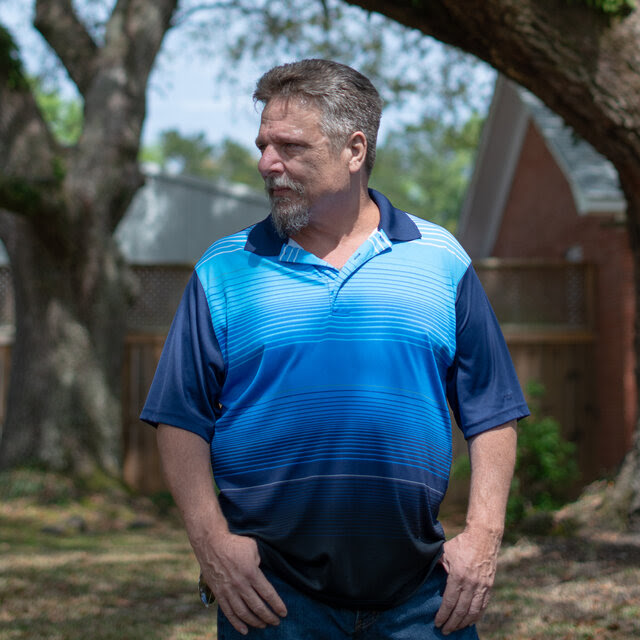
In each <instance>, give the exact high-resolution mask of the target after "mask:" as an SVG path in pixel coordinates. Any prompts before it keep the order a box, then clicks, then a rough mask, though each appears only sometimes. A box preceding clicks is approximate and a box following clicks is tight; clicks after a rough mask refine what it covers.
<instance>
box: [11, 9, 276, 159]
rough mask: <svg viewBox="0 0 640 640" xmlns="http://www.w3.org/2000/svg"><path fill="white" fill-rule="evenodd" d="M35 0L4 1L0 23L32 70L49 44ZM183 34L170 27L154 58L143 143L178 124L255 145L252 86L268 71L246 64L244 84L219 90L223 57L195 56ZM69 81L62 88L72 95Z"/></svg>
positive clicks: (211, 138) (255, 113) (210, 137)
mask: <svg viewBox="0 0 640 640" xmlns="http://www.w3.org/2000/svg"><path fill="white" fill-rule="evenodd" d="M32 4H33V3H32V0H0V22H2V24H4V25H5V26H7V27H8V28H9V30H10V31H11V33H12V35H13V36H14V38H15V39H16V41H17V43H18V45H19V47H20V54H21V57H22V60H23V62H24V64H25V66H26V68H27V71H28V72H29V73H33V74H35V73H36V72H37V71H38V70H39V69H40V68H41V65H42V59H43V57H44V55H45V52H46V49H47V46H46V44H44V41H43V39H42V38H41V37H40V35H39V34H38V33H37V32H36V31H35V30H34V29H33V27H32V26H31V22H30V20H31V7H32ZM180 37H181V36H180V32H179V30H178V31H173V32H172V31H170V32H169V33H168V34H167V36H166V37H165V41H164V43H163V48H162V50H161V52H160V54H159V56H158V58H157V60H156V64H155V66H154V70H153V72H152V75H151V78H150V81H149V86H148V91H147V118H146V121H145V127H144V131H143V144H151V143H152V142H153V141H155V140H156V139H157V138H158V135H159V133H160V132H161V131H163V130H165V129H172V128H177V129H178V130H180V131H181V132H182V133H183V134H190V133H200V132H205V134H206V136H207V139H208V140H209V141H210V142H218V141H220V140H222V139H223V138H224V137H226V136H228V137H231V138H233V139H235V140H237V141H239V142H242V143H243V144H245V145H246V146H249V147H253V146H254V140H255V136H256V134H257V129H258V126H259V122H260V115H259V113H258V111H256V109H255V107H254V105H253V101H252V99H251V86H252V83H253V82H254V79H257V78H258V77H259V76H260V75H261V73H262V72H263V71H264V69H261V68H260V67H259V65H258V64H257V63H256V64H253V65H252V64H251V63H248V64H245V65H244V67H243V68H242V69H241V70H234V73H241V74H242V77H243V82H242V83H241V84H240V85H239V86H238V87H236V88H235V89H234V88H232V87H229V86H226V83H225V87H224V92H222V93H220V92H218V91H216V87H217V86H218V83H217V82H216V75H217V74H218V73H220V69H219V67H218V66H217V65H219V60H210V61H208V60H206V59H205V58H204V57H194V55H193V51H192V50H189V51H186V50H185V47H184V46H182V43H181V42H180ZM71 87H72V85H71V83H70V82H69V83H68V85H67V86H66V87H64V89H63V90H64V92H65V94H66V95H68V96H69V97H72V96H73V95H74V92H73V89H72V88H71Z"/></svg>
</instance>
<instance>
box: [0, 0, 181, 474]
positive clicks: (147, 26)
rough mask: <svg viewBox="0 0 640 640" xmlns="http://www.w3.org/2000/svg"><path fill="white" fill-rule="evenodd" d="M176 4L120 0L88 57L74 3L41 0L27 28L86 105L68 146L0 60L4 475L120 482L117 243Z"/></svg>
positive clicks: (124, 290) (122, 319)
mask: <svg viewBox="0 0 640 640" xmlns="http://www.w3.org/2000/svg"><path fill="white" fill-rule="evenodd" d="M176 4H177V0H155V1H154V2H149V1H148V0H118V2H116V4H115V7H114V9H113V12H112V15H111V17H110V19H109V21H108V23H107V26H106V30H105V38H104V44H102V45H100V46H98V45H97V44H96V43H95V42H94V41H93V39H92V38H91V36H90V34H89V33H88V31H87V30H86V28H85V27H84V25H83V24H82V23H81V21H80V20H79V19H78V17H77V15H76V14H75V12H74V9H73V5H72V3H71V2H70V0H37V2H36V16H35V24H36V26H37V28H38V29H39V30H40V31H41V33H42V34H43V35H44V37H45V38H46V39H47V41H48V42H49V44H50V45H51V46H52V48H53V49H54V50H55V51H56V52H57V53H58V55H59V57H60V59H61V61H62V62H63V64H64V65H65V66H66V68H67V70H68V71H69V74H70V76H71V78H72V79H73V80H74V81H75V82H76V84H77V86H78V89H79V91H80V93H81V94H82V97H83V99H84V126H83V131H82V134H81V136H80V139H79V141H78V143H77V144H76V145H75V146H74V147H72V148H68V149H65V148H61V147H60V146H59V145H58V144H57V143H56V142H55V140H54V139H53V137H52V136H51V134H50V132H49V130H48V128H47V125H46V123H45V122H44V120H43V119H42V117H41V115H40V113H39V111H38V109H37V107H36V104H35V101H34V99H33V96H32V95H31V93H30V90H29V87H28V85H27V84H26V83H25V82H24V81H20V78H21V76H20V73H19V70H17V67H16V65H15V64H12V60H11V59H9V58H8V57H6V56H5V58H4V60H3V59H0V104H1V105H2V109H1V111H0V238H2V240H3V241H4V243H5V245H6V247H7V252H8V254H9V258H10V262H11V272H12V278H13V287H14V294H15V307H16V308H15V311H16V313H15V317H16V334H15V342H14V346H13V350H12V366H11V380H10V384H9V391H8V399H7V413H6V418H5V424H4V428H3V431H2V434H1V440H0V467H9V466H16V465H19V464H24V463H31V462H35V463H40V464H44V465H46V466H48V467H53V468H56V469H65V470H67V471H70V472H72V473H79V474H83V475H86V474H90V473H92V472H93V471H95V470H97V469H100V470H103V471H106V472H108V473H110V474H114V475H115V474H117V473H118V472H119V461H120V441H121V409H120V378H121V366H122V352H123V347H124V337H125V330H126V310H127V303H128V291H129V290H130V287H128V286H127V281H128V270H127V267H126V265H125V264H124V260H123V259H122V257H121V256H120V253H119V251H118V249H117V247H116V245H115V242H114V240H113V232H114V230H115V228H116V226H117V224H118V222H119V221H120V220H121V218H122V216H123V215H124V213H125V212H126V210H127V207H128V206H129V204H130V202H131V199H132V198H133V195H134V194H135V192H136V190H137V189H138V188H139V187H140V186H141V184H142V182H143V180H142V176H141V174H140V171H139V169H138V164H137V155H138V148H139V143H140V135H141V132H142V125H143V122H144V117H145V110H146V97H145V93H146V86H147V80H148V76H149V73H150V71H151V67H152V65H153V61H154V59H155V57H156V54H157V52H158V50H159V48H160V45H161V43H162V39H163V37H164V34H165V33H166V31H167V29H168V28H169V26H170V20H171V16H172V14H173V12H174V10H175V8H176ZM0 35H1V34H0ZM1 57H2V51H0V58H1Z"/></svg>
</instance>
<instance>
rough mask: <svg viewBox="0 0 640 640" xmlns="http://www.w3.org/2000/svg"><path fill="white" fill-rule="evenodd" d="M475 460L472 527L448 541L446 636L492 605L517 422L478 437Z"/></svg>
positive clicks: (440, 620) (441, 619) (439, 621)
mask: <svg viewBox="0 0 640 640" xmlns="http://www.w3.org/2000/svg"><path fill="white" fill-rule="evenodd" d="M469 456H470V459H471V487H470V493H469V506H468V509H467V523H466V527H465V529H464V531H463V532H462V533H460V534H459V535H457V536H456V537H455V538H452V539H451V540H449V541H447V542H445V544H444V550H443V554H442V559H441V562H442V564H443V566H444V568H445V569H446V571H447V573H448V574H449V575H448V578H447V587H446V590H445V592H444V595H443V600H442V605H441V607H440V610H439V611H438V615H437V616H436V625H437V626H439V627H442V631H443V633H445V634H447V633H451V632H452V631H455V630H457V629H462V628H464V627H466V626H468V625H470V624H473V623H474V622H477V621H478V620H479V619H480V616H481V615H482V612H483V611H484V609H485V607H486V606H487V603H488V602H489V593H490V592H491V587H492V585H493V580H494V577H495V573H496V566H497V562H498V551H499V550H500V543H501V541H502V534H503V532H504V517H505V511H506V507H507V498H508V497H509V487H510V485H511V478H512V476H513V468H514V465H515V457H516V430H515V422H509V423H507V424H504V425H502V426H500V427H496V428H495V429H491V430H490V431H485V432H484V433H481V434H479V435H477V436H475V437H474V438H472V440H471V441H470V443H469Z"/></svg>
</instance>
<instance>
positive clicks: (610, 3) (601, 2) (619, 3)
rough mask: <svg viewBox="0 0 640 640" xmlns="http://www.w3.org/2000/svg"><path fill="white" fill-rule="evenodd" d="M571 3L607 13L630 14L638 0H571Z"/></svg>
mask: <svg viewBox="0 0 640 640" xmlns="http://www.w3.org/2000/svg"><path fill="white" fill-rule="evenodd" d="M569 3H570V4H584V5H586V6H587V7H590V8H591V9H596V10H597V11H601V12H602V13H605V14H607V15H611V16H613V15H623V16H625V15H628V14H629V13H631V12H632V11H633V10H634V9H635V8H636V6H637V0H569Z"/></svg>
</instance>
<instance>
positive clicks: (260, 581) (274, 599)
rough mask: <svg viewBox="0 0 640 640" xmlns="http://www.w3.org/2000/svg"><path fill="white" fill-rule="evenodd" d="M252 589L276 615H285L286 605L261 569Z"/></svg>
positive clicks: (282, 616)
mask: <svg viewBox="0 0 640 640" xmlns="http://www.w3.org/2000/svg"><path fill="white" fill-rule="evenodd" d="M254 589H255V590H256V591H257V593H258V595H259V596H260V597H261V598H262V600H264V601H265V602H266V603H267V604H268V605H269V606H270V607H271V609H272V610H273V611H274V612H275V613H276V614H277V615H279V616H280V617H281V618H284V616H286V615H287V607H286V605H285V604H284V602H283V601H282V599H281V598H280V596H279V595H278V592H277V591H276V590H275V588H274V587H273V585H272V584H271V583H270V582H269V581H268V580H267V578H266V576H265V575H264V573H262V571H260V573H259V575H258V576H257V578H256V580H255V583H254Z"/></svg>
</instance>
